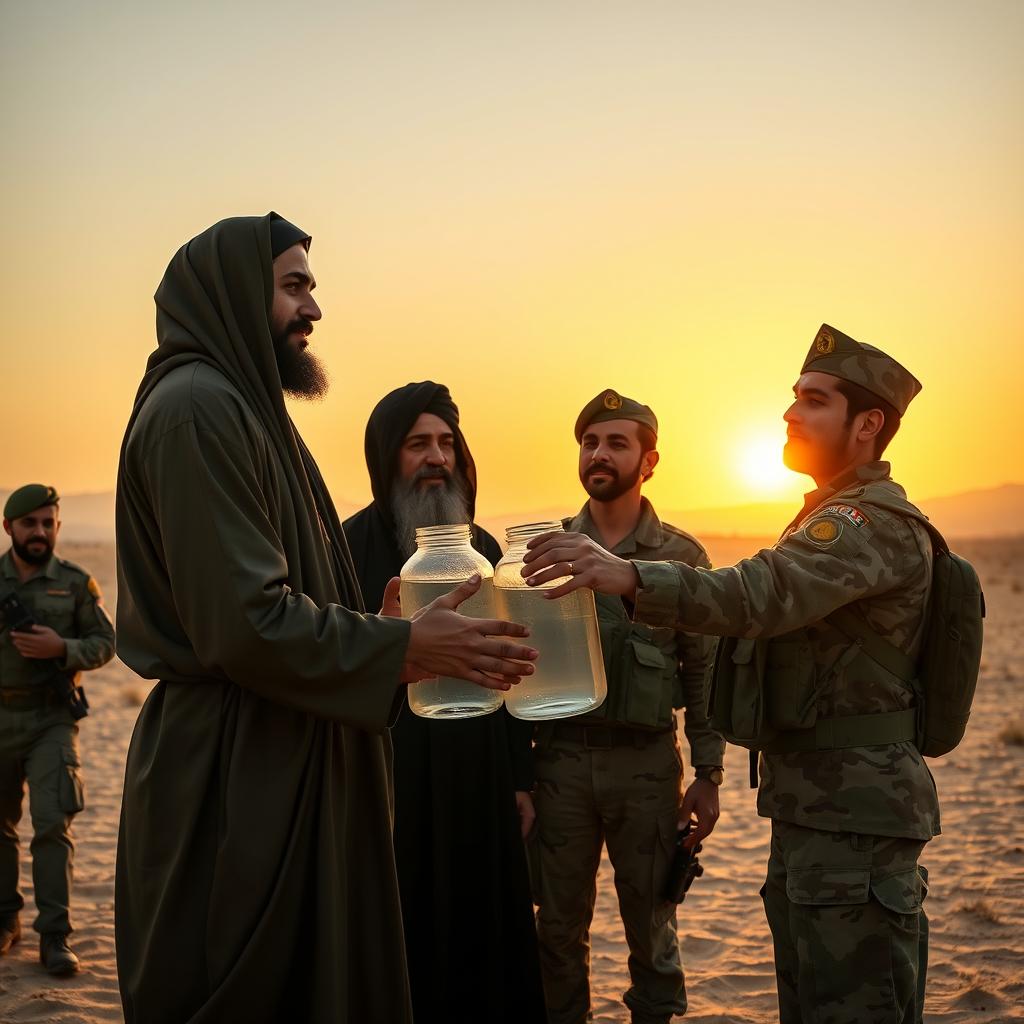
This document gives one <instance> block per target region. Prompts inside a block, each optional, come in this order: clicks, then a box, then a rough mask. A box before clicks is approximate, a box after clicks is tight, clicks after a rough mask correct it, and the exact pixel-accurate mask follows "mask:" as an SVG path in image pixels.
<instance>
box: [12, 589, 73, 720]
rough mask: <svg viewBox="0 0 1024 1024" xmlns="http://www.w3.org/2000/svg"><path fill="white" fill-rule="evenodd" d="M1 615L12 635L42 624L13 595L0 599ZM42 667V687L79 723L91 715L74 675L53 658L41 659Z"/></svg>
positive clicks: (16, 596)
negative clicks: (54, 695) (64, 706)
mask: <svg viewBox="0 0 1024 1024" xmlns="http://www.w3.org/2000/svg"><path fill="white" fill-rule="evenodd" d="M0 614H2V615H3V617H4V620H5V621H6V623H7V625H8V627H9V628H10V630H11V632H12V633H27V632H29V631H30V630H31V629H32V627H33V626H40V625H42V623H41V622H40V621H39V620H38V619H37V618H36V617H35V616H34V615H33V614H32V613H31V612H30V611H29V610H28V609H27V608H26V607H25V606H24V605H23V604H22V603H21V600H20V599H19V597H18V595H17V594H15V593H14V591H13V590H12V591H11V593H9V594H5V595H4V596H3V597H0ZM40 664H41V667H42V668H43V669H44V670H45V671H46V676H45V677H44V678H43V680H42V685H44V686H49V687H50V689H51V690H52V691H53V692H54V693H55V694H56V696H57V699H58V700H59V701H60V702H61V703H62V704H66V705H67V707H68V710H69V711H70V712H71V717H72V718H74V719H75V721H78V719H80V718H85V716H86V715H87V714H89V701H88V700H86V697H85V690H84V689H83V688H82V687H81V686H76V685H75V680H74V675H69V674H68V673H67V672H65V671H64V670H63V669H62V668H60V667H59V666H58V665H57V663H56V661H54V660H53V659H52V658H45V659H40Z"/></svg>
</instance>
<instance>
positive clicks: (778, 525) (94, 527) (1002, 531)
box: [0, 484, 1024, 541]
mask: <svg viewBox="0 0 1024 1024" xmlns="http://www.w3.org/2000/svg"><path fill="white" fill-rule="evenodd" d="M8 494H10V489H9V488H0V504H2V503H3V502H4V501H6V500H7V495H8ZM919 504H920V507H921V509H922V510H923V511H924V512H925V513H926V514H927V515H928V516H929V517H930V518H931V520H932V522H933V523H934V524H935V525H936V526H937V527H938V528H939V529H940V530H941V531H942V532H943V533H944V534H946V535H947V536H949V537H956V538H960V537H1013V536H1020V535H1022V534H1024V484H1003V485H1001V486H999V487H988V488H984V489H981V490H975V491H965V492H964V493H962V494H952V495H947V496H945V497H939V498H929V499H927V500H924V501H921V502H920V503H919ZM360 507H361V506H359V505H354V504H351V503H346V502H342V503H339V505H338V515H339V516H341V518H342V519H344V518H345V517H346V516H349V515H351V514H352V513H353V512H355V511H356V510H357V509H358V508H360ZM575 511H576V508H575V507H573V508H565V509H561V508H560V509H555V508H547V509H539V510H537V511H533V512H513V513H505V514H502V515H485V516H480V517H479V523H480V525H481V526H483V527H484V529H486V530H489V531H490V532H491V533H493V534H494V535H495V536H496V537H497V538H498V539H499V540H503V539H504V533H505V527H506V526H509V525H511V524H513V523H528V522H542V521H544V520H548V519H552V520H555V519H559V518H561V516H563V515H568V514H571V513H574V512H575ZM795 511H796V508H795V507H794V506H793V505H792V504H790V503H788V502H785V503H784V502H761V503H758V504H751V505H734V506H724V507H721V508H699V509H688V510H686V509H684V510H678V509H668V508H666V509H661V508H659V510H658V513H659V515H661V516H662V518H663V519H664V520H665V521H666V522H669V523H674V524H675V525H677V526H679V527H681V528H682V529H684V530H688V531H689V532H690V533H695V534H697V535H698V536H700V537H730V536H736V537H767V536H773V535H777V534H779V533H780V532H781V531H782V529H783V528H784V527H785V526H786V524H787V523H788V522H789V520H790V519H791V518H792V516H793V514H794V512H795ZM61 519H62V520H63V523H64V525H63V527H62V529H61V535H62V536H63V537H64V538H65V539H67V540H75V541H110V540H113V539H114V492H113V491H101V492H93V493H85V494H69V495H66V496H65V497H63V498H62V499H61Z"/></svg>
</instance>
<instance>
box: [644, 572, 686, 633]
mask: <svg viewBox="0 0 1024 1024" xmlns="http://www.w3.org/2000/svg"><path fill="white" fill-rule="evenodd" d="M633 565H634V567H635V568H636V571H637V575H638V576H639V577H640V589H639V590H637V592H636V602H635V603H634V605H633V621H634V622H644V623H646V624H647V625H648V626H672V627H675V625H676V624H677V623H678V621H679V573H678V572H677V571H676V569H675V567H674V566H673V565H672V563H671V562H634V563H633Z"/></svg>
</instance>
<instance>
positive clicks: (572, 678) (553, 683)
mask: <svg viewBox="0 0 1024 1024" xmlns="http://www.w3.org/2000/svg"><path fill="white" fill-rule="evenodd" d="M561 529H562V524H561V523H558V522H546V523H528V524H526V525H523V526H510V527H509V528H508V529H507V530H506V531H505V535H506V537H507V538H508V550H507V551H506V552H505V556H504V558H502V560H501V561H500V562H499V563H498V564H497V566H496V567H495V570H494V603H495V608H496V611H497V617H498V618H499V619H507V620H508V621H510V622H519V623H522V624H523V625H524V626H527V627H529V630H530V636H529V637H528V638H527V639H526V640H525V641H524V642H525V643H527V644H529V645H530V646H531V647H535V648H536V649H537V655H538V656H537V660H536V662H534V674H533V675H531V676H524V677H523V678H522V680H521V681H520V682H519V683H517V684H516V685H515V686H513V687H512V689H511V690H508V691H507V692H506V693H505V707H507V708H508V710H509V712H510V713H511V714H513V715H515V716H516V718H525V719H531V720H544V719H551V718H569V717H571V716H572V715H582V714H585V713H586V712H588V711H592V710H593V709H594V708H596V707H597V706H598V705H599V704H601V703H602V701H604V699H605V697H606V696H607V694H608V684H607V681H606V679H605V674H604V657H603V656H602V654H601V635H600V633H599V632H598V628H597V610H596V608H595V606H594V592H593V591H592V590H589V589H587V588H581V589H580V590H577V591H575V592H574V593H572V594H570V595H569V596H568V597H563V598H560V599H558V600H556V601H549V600H548V599H547V598H546V597H545V596H544V591H546V590H551V589H553V588H554V587H557V586H558V585H559V584H560V583H564V582H565V581H564V580H553V581H552V582H550V583H545V584H542V585H540V586H537V587H529V586H527V584H526V580H525V579H523V577H522V575H521V573H520V570H521V569H522V568H523V556H524V555H525V554H526V545H527V542H528V541H529V540H530V538H531V537H537V536H540V534H542V533H550V532H551V531H553V530H561ZM402 604H403V608H404V606H405V602H404V599H403V602H402Z"/></svg>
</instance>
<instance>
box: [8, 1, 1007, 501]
mask: <svg viewBox="0 0 1024 1024" xmlns="http://www.w3.org/2000/svg"><path fill="white" fill-rule="evenodd" d="M1022 40H1024V4H1021V3H1017V2H1014V0H1005V2H1004V0H977V2H972V3H960V2H956V3H953V2H943V0H929V2H919V3H911V2H899V3H892V2H884V3H883V2H871V0H869V2H861V3H857V4H839V3H826V4H822V3H820V2H814V3H811V2H795V0H780V2H757V3H753V2H747V3H729V4H720V3H691V2H685V0H675V2H656V0H636V2H632V3H611V2H590V3H559V2H552V3H536V2H533V0H519V2H507V3H502V2H482V3H469V2H435V3H392V2H382V3H373V4H370V3H364V4H345V5H335V4H327V3H305V4H300V5H283V4H276V3H275V4H269V3H217V2H213V3H193V2H181V0H179V2H177V3H175V4H173V5H171V4H167V5H163V4H162V5H156V4H134V3H131V4H129V3H110V2H103V0H98V2H95V3H88V4H86V3H78V2H69V0H48V2H46V3H38V4H14V3H11V2H4V3H2V4H0V52H2V62H0V63H2V70H0V76H2V89H0V110H2V115H0V116H2V138H3V150H4V158H3V161H2V162H0V184H2V193H3V196H4V200H5V201H4V204H3V206H4V213H3V216H2V218H0V232H2V236H3V245H2V246H0V254H2V255H0V260H2V264H0V302H2V308H3V310H4V316H3V327H2V331H0V339H2V346H3V348H2V353H3V368H4V387H3V399H2V405H0V427H2V435H3V444H2V448H0V451H2V455H0V487H13V486H17V485H19V484H21V483H24V482H26V481H28V480H37V479H38V480H44V481H46V482H52V483H54V484H55V485H56V486H57V487H58V488H59V489H60V490H61V491H62V492H64V493H72V492H77V491H89V490H91V491H99V490H108V489H110V488H112V487H113V485H114V480H115V474H116V461H117V451H118V446H119V443H120V439H121V434H122V430H123V427H124V423H125V421H126V419H127V415H128V411H129V408H130V406H131V402H132V397H133V395H134V392H135V389H136V386H137V384H138V381H139V378H140V376H141V374H142V370H143V366H144V363H145V359H146V356H147V355H148V353H149V352H150V350H151V349H152V348H153V346H154V343H155V340H154V327H153V324H154V307H153V301H152V295H153V292H154V290H155V288H156V285H157V283H158V281H159V279H160V276H161V274H162V273H163V270H164V267H165V266H166V264H167V262H168V260H169V259H170V257H171V255H172V254H173V252H174V251H175V249H176V248H177V247H178V246H179V245H181V244H182V243H183V242H185V241H186V240H187V239H188V238H189V237H191V236H192V235H194V234H196V233H197V232H199V231H201V230H202V229H203V228H205V227H207V226H208V225H209V224H211V223H212V222H214V221H216V220H219V219H220V218H222V217H224V216H229V215H234V214H262V213H265V212H266V211H267V210H270V209H275V210H277V211H278V212H280V213H281V214H283V215H284V216H286V217H288V218H289V219H291V220H294V221H295V222H296V223H298V224H300V225H301V226H302V227H303V228H305V229H306V230H307V231H310V232H311V233H312V234H313V247H312V251H311V262H312V265H313V268H314V272H315V273H316V275H317V277H318V279H319V282H320V287H319V290H318V292H317V297H318V299H319V301H320V303H321V305H322V307H323V310H324V318H323V320H322V321H321V323H320V324H319V325H318V326H317V329H316V331H315V333H314V335H313V342H314V345H315V347H316V350H317V351H318V352H319V353H320V355H321V356H322V358H323V360H324V362H325V363H326V364H327V366H328V369H329V370H330V372H331V375H332V378H333V386H332V390H331V393H330V395H329V396H328V398H327V400H326V401H325V402H323V403H322V404H320V405H311V404H308V403H296V404H295V405H294V407H293V409H294V415H295V418H296V420H297V422H298V424H299V426H300V429H301V430H302V431H303V433H304V435H305V436H306V439H307V440H308V442H309V443H310V446H311V447H312V449H313V451H314V452H315V454H316V455H317V457H318V459H319V461H320V464H321V466H322V468H323V470H324V473H325V476H326V478H327V480H328V483H329V484H330V485H331V487H332V490H333V492H334V495H335V498H336V499H337V500H338V502H339V503H355V502H362V501H364V500H365V499H367V498H368V494H369V485H368V482H367V477H366V472H365V467H364V463H363V454H362V434H363V427H364V425H365V422H366V417H367V415H368V414H369V412H370V410H371V408H372V407H373V405H374V404H375V402H376V401H377V399H378V398H380V397H381V396H382V395H383V394H384V393H385V392H386V391H389V390H390V389H392V388H393V387H396V386H398V385H401V384H404V383H405V382H407V381H409V380H419V379H423V378H426V377H430V378H433V379H435V380H440V381H443V382H445V383H447V384H448V385H449V386H450V387H451V389H452V392H453V394H454V396H455V398H456V401H457V402H458V403H459V404H460V406H461V408H462V413H463V425H464V427H465V430H466V433H467V436H468V438H469V441H470V444H471V447H472V448H473V451H474V454H475V456H476V460H477V464H478V467H479V472H480V501H479V509H480V511H481V512H482V513H484V514H495V513H499V512H509V513H513V512H518V511H529V510H531V509H536V508H540V507H551V506H557V507H561V506H564V507H565V508H566V510H571V509H574V508H575V507H577V506H578V505H579V503H580V501H581V497H580V495H581V492H580V488H579V483H578V481H577V479H576V468H575V467H576V462H575V460H576V451H575V444H574V441H573V437H572V424H573V422H574V420H575V417H576V415H577V413H578V411H579V409H580V407H581V406H582V405H583V404H584V403H585V402H586V401H587V400H589V399H590V398H591V397H592V396H593V395H594V394H595V393H597V392H598V391H599V390H601V389H603V388H605V387H615V388H617V389H619V390H620V391H622V392H624V393H626V394H629V395H631V396H634V397H636V398H639V399H641V400H643V401H646V402H648V403H649V404H650V405H652V406H653V408H654V409H655V411H656V413H657V414H658V416H659V418H660V420H661V425H662V427H661V444H660V448H661V451H662V463H661V467H660V468H659V471H658V474H657V476H656V478H655V479H654V480H653V481H652V483H651V485H650V488H649V490H648V492H647V493H649V495H650V496H651V497H652V499H653V500H654V501H655V503H656V504H658V505H660V506H662V507H665V508H676V509H678V508H694V507H700V506H711V505H729V504H738V503H744V502H754V501H768V500H772V501H774V500H790V499H796V498H797V496H798V495H799V494H800V493H802V492H803V491H804V490H807V489H808V488H809V486H812V485H811V484H810V483H809V482H808V481H807V480H806V479H805V478H801V477H796V476H794V475H792V474H790V473H788V472H786V471H784V470H782V469H781V468H780V464H779V461H778V459H779V452H780V451H781V444H782V440H783V424H782V421H781V418H780V417H781V414H782V412H783V411H784V409H785V407H786V405H787V404H788V395H789V392H790V388H791V386H792V384H793V382H794V380H795V379H796V376H797V374H798V371H799V367H800V363H801V361H802V359H803V356H804V354H805V352H806V350H807V348H808V347H809V345H810V343H811V341H812V339H813V337H814V334H815V332H816V330H817V328H818V325H819V324H820V323H821V322H822V321H823V320H825V321H828V322H830V323H832V324H834V325H835V326H836V327H838V328H840V329H841V330H843V331H846V332H847V333H849V334H851V335H853V336H854V337H855V338H858V339H859V340H862V341H869V342H872V343H874V344H876V345H879V346H881V347H883V348H886V349H887V350H888V351H890V352H891V353H892V354H893V355H895V356H896V357H897V358H899V359H900V360H901V361H902V362H904V363H905V364H906V365H907V366H908V367H909V368H910V369H911V370H913V371H914V372H915V373H916V374H917V376H919V377H920V378H921V380H922V381H923V382H924V385H925V389H924V392H923V393H922V395H921V396H920V397H919V398H918V399H917V400H916V401H915V403H914V404H913V406H912V407H911V410H910V414H909V415H908V417H907V420H906V422H905V424H904V426H903V428H902V430H901V432H900V434H899V435H898V437H897V439H896V440H895V442H894V443H893V445H892V447H891V448H890V455H891V458H892V461H893V462H894V465H895V475H896V476H897V478H898V479H899V480H900V481H901V482H902V483H904V484H905V486H906V487H907V489H908V491H909V492H910V493H911V495H912V496H917V497H919V498H924V497H931V496H935V495H942V494H951V493H956V492H958V491H963V490H968V489H971V488H976V487H989V486H995V485H998V484H1001V483H1006V482H1011V481H1018V482H1019V481H1022V480H1024V445H1022V442H1021V432H1020V429H1019V425H1018V417H1019V414H1020V406H1021V398H1020V389H1021V384H1022V381H1024V345H1022V343H1021V342H1022V331H1021V323H1022V313H1024V309H1022V306H1024V302H1022V295H1024V289H1022V287H1021V284H1022V282H1021V239H1022V228H1024V189H1022V184H1021V183H1022V182H1024V133H1022V131H1021V124H1022V118H1021V115H1022V109H1024V61H1022V60H1021V59H1020V58H1021V50H1022ZM752 460H753V462H754V463H755V469H756V471H755V470H754V469H751V465H750V464H751V461H752Z"/></svg>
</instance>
